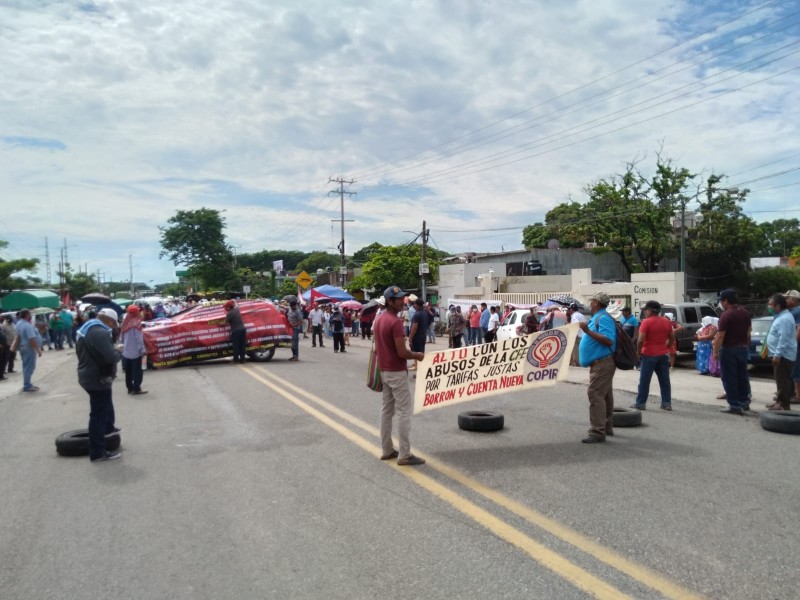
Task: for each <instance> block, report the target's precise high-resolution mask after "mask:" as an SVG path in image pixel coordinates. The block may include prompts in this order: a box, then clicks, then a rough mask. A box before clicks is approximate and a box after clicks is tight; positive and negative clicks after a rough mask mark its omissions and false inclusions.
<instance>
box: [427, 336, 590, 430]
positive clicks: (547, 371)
mask: <svg viewBox="0 0 800 600" xmlns="http://www.w3.org/2000/svg"><path fill="white" fill-rule="evenodd" d="M577 335H578V326H577V324H571V325H565V326H564V327H557V328H555V329H550V330H547V331H542V332H539V333H533V334H531V335H526V336H519V337H514V338H511V339H508V340H502V341H496V342H489V343H488V344H481V345H479V346H466V347H463V348H449V349H446V350H440V351H438V352H431V353H426V354H425V359H424V360H422V361H420V362H419V363H417V383H416V387H415V389H414V414H416V413H419V412H422V411H424V410H431V409H433V408H440V407H442V406H449V405H451V404H458V403H460V402H468V401H470V400H477V399H478V398H485V397H487V396H492V395H494V394H501V393H503V392H508V391H510V392H516V391H518V390H522V389H528V388H535V387H546V386H552V385H555V384H556V383H557V382H559V381H564V380H565V379H566V378H567V375H568V373H569V359H570V355H571V353H572V348H573V347H574V345H575V338H576V337H577Z"/></svg>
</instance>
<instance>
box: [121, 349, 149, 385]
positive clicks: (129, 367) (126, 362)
mask: <svg viewBox="0 0 800 600" xmlns="http://www.w3.org/2000/svg"><path fill="white" fill-rule="evenodd" d="M122 368H123V369H125V387H127V388H128V392H129V393H130V392H141V391H142V379H143V378H144V374H143V372H142V357H141V356H139V357H138V358H125V357H124V356H123V357H122Z"/></svg>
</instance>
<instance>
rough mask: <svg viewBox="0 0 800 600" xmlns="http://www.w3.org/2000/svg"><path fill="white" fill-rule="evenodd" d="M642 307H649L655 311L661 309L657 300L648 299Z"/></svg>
mask: <svg viewBox="0 0 800 600" xmlns="http://www.w3.org/2000/svg"><path fill="white" fill-rule="evenodd" d="M644 307H645V308H649V309H650V310H654V311H656V312H660V311H661V304H660V303H659V302H658V301H657V300H648V301H647V302H646V303H645V305H644ZM629 310H630V309H629Z"/></svg>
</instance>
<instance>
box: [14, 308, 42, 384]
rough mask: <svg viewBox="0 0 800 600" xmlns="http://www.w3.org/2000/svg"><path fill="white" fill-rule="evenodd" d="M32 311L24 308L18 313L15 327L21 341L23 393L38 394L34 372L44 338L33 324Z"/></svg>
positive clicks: (19, 349)
mask: <svg viewBox="0 0 800 600" xmlns="http://www.w3.org/2000/svg"><path fill="white" fill-rule="evenodd" d="M31 320H32V317H31V311H29V310H28V309H27V308H23V309H22V310H21V311H19V313H17V323H16V325H15V328H16V331H17V338H18V339H19V342H17V344H18V351H19V356H20V358H21V359H22V391H23V392H38V391H39V388H38V387H37V386H35V385H33V383H31V379H33V372H34V371H35V370H36V357H37V356H41V355H42V338H41V336H40V335H39V332H38V331H37V330H36V328H35V327H34V326H33V325H32V324H31Z"/></svg>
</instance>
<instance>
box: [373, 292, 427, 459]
mask: <svg viewBox="0 0 800 600" xmlns="http://www.w3.org/2000/svg"><path fill="white" fill-rule="evenodd" d="M405 296H406V293H405V292H404V291H403V290H401V289H400V288H399V287H397V286H396V285H394V286H392V287H389V288H387V289H386V291H384V293H383V297H384V299H385V302H386V311H385V313H384V314H382V315H381V316H380V318H378V319H376V320H375V331H374V334H375V353H376V354H377V358H378V367H379V368H380V370H381V381H383V404H382V406H381V449H382V451H383V454H382V455H381V460H391V459H393V458H397V464H398V465H422V464H425V460H424V459H422V458H419V457H418V456H414V455H413V454H411V392H410V390H409V389H408V366H407V364H406V361H407V360H422V359H423V358H425V355H424V354H423V353H422V352H413V351H411V350H409V349H408V347H407V346H406V339H405V330H404V327H403V321H402V319H400V318H398V316H397V315H398V313H400V312H401V311H402V310H403V298H405ZM395 412H396V413H397V437H398V438H399V441H400V447H399V450H395V448H394V443H393V442H392V420H393V418H394V415H395Z"/></svg>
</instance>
